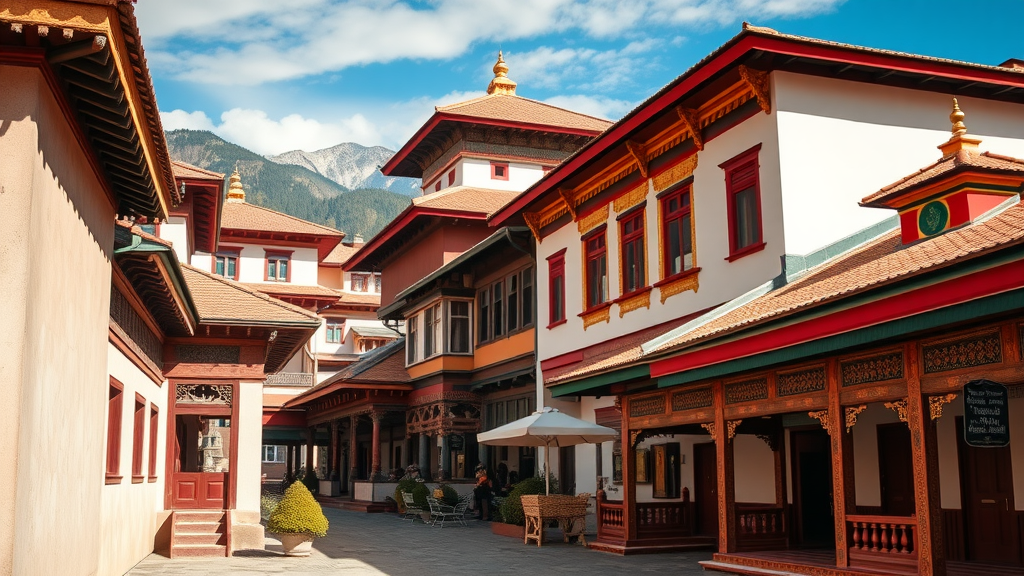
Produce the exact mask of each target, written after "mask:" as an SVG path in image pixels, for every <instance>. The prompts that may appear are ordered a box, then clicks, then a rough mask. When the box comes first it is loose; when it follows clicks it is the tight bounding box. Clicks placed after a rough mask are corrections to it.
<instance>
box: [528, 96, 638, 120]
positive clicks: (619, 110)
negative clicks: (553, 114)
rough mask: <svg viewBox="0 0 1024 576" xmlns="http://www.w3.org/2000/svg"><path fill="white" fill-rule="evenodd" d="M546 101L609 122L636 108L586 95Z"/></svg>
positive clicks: (604, 98)
mask: <svg viewBox="0 0 1024 576" xmlns="http://www.w3.org/2000/svg"><path fill="white" fill-rule="evenodd" d="M544 101H545V102H547V103H548V104H551V105H552V106H558V107H560V108H566V109H568V110H572V111H574V112H580V113H581V114H588V115H590V116H597V117H598V118H605V119H607V120H618V119H619V118H621V117H622V116H624V115H625V114H626V112H629V111H630V110H632V109H633V107H634V106H636V103H635V102H628V101H626V100H616V99H614V98H606V97H604V96H587V95H584V94H577V95H572V96H554V97H551V98H548V99H546V100H544Z"/></svg>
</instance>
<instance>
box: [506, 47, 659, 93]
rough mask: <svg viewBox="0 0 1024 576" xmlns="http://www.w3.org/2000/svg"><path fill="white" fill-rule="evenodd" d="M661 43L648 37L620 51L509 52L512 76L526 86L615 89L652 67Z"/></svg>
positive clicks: (541, 49)
mask: <svg viewBox="0 0 1024 576" xmlns="http://www.w3.org/2000/svg"><path fill="white" fill-rule="evenodd" d="M660 46H661V42H660V41H658V40H656V39H654V38H648V39H645V40H640V41H635V42H630V43H629V44H627V45H626V46H624V47H623V48H622V49H620V50H594V49H592V48H562V49H559V50H556V49H554V48H551V47H549V46H541V47H539V48H536V49H534V50H531V51H529V52H524V53H509V55H508V58H506V61H507V62H508V65H509V76H510V77H511V78H513V79H515V80H516V81H517V82H519V83H520V84H521V85H522V86H523V87H524V88H527V89H529V88H531V87H536V88H547V89H558V88H565V87H571V88H575V89H581V90H595V91H614V90H617V89H619V88H621V87H622V86H623V85H627V84H630V83H631V82H632V81H633V80H632V79H633V78H634V77H635V76H636V71H637V69H638V67H643V66H649V65H650V64H651V62H652V58H653V57H652V55H651V52H652V51H654V50H655V49H657V48H659V47H660Z"/></svg>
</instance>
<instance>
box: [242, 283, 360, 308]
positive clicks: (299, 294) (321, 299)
mask: <svg viewBox="0 0 1024 576" xmlns="http://www.w3.org/2000/svg"><path fill="white" fill-rule="evenodd" d="M242 285H243V286H245V287H246V288H249V289H250V290H255V291H257V292H262V293H264V294H266V295H268V296H273V297H274V298H277V299H278V300H284V301H285V302H288V303H289V304H294V305H296V306H299V307H300V308H314V309H317V308H321V307H323V306H327V305H329V304H333V303H334V302H337V301H338V297H339V296H341V293H339V292H338V291H337V290H334V289H332V288H328V287H326V286H320V285H319V284H292V283H290V282H245V283H242Z"/></svg>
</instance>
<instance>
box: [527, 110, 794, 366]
mask: <svg viewBox="0 0 1024 576" xmlns="http://www.w3.org/2000/svg"><path fill="white" fill-rule="evenodd" d="M775 119H776V117H775V116H774V115H766V114H761V113H759V114H757V115H755V116H753V117H752V118H750V119H748V120H747V121H745V122H744V123H743V124H741V125H740V126H737V127H735V128H733V129H732V130H729V131H727V132H725V133H724V134H722V135H720V136H718V137H717V138H715V139H713V140H711V141H710V142H708V143H707V145H706V146H705V148H704V150H703V151H701V152H699V153H698V161H697V168H696V170H694V174H693V192H692V197H691V198H692V200H691V202H692V214H693V222H694V226H695V230H696V246H695V252H696V258H695V260H696V264H695V266H699V267H700V268H701V271H700V273H699V283H700V286H699V288H698V290H697V292H684V293H682V294H677V295H675V296H672V297H671V298H669V299H668V300H666V301H665V303H664V304H662V303H661V294H660V289H657V288H655V289H654V291H653V292H652V293H651V307H650V309H643V308H641V309H640V310H636V311H633V312H630V313H629V314H626V315H625V316H624V317H621V318H620V317H619V308H618V306H612V309H611V321H610V322H608V323H602V324H596V325H594V326H591V327H589V328H587V329H586V330H583V320H582V319H581V318H580V317H579V314H580V312H582V311H583V279H582V274H583V260H582V258H583V256H582V243H581V241H580V233H579V230H578V228H577V226H576V224H575V223H570V224H568V225H566V226H563V227H562V228H560V229H559V230H556V231H555V232H553V233H552V234H551V235H550V236H547V237H545V238H544V241H543V242H542V243H540V244H538V247H537V251H538V258H537V262H538V269H539V270H540V273H539V274H538V275H537V284H538V294H537V308H538V310H537V318H538V319H539V320H538V322H539V323H540V325H541V326H546V325H547V319H548V318H549V309H548V308H549V307H548V302H549V298H548V294H549V291H548V290H549V287H548V272H547V258H548V257H549V256H551V255H552V254H554V253H556V252H558V251H559V250H561V249H562V248H566V253H565V276H566V278H565V284H566V287H565V289H566V295H565V296H566V297H565V300H566V318H567V320H568V322H566V323H565V324H562V325H560V326H557V327H555V328H553V329H550V330H548V329H542V330H540V334H539V349H540V354H539V356H540V359H541V360H544V359H546V358H551V357H554V356H558V355H561V354H564V353H566V352H571V351H573V350H577V349H580V348H585V347H587V346H591V345H594V344H597V343H600V342H604V341H606V340H610V339H612V338H616V337H618V336H622V335H624V334H629V333H631V332H636V331H638V330H642V329H644V328H647V327H650V326H653V325H656V324H660V323H662V322H665V321H667V320H670V319H672V318H678V317H681V316H685V315H687V314H690V313H693V312H696V311H698V310H703V309H705V308H708V307H711V306H714V305H717V304H720V303H722V302H725V301H727V300H730V299H732V298H735V297H737V296H739V295H741V294H743V293H745V292H747V291H748V290H750V289H751V288H754V287H756V286H758V285H760V284H762V283H764V282H766V281H768V280H770V279H771V278H773V277H775V276H777V275H778V274H779V272H780V271H781V265H780V261H779V256H780V255H782V254H784V253H785V252H786V247H785V242H784V234H783V230H782V225H781V222H782V201H781V192H780V183H779V182H780V180H779V165H778V159H777V158H778V149H777V145H776V133H775ZM757 144H761V150H760V153H759V156H758V159H759V163H760V186H761V214H762V226H763V229H764V233H763V237H764V241H765V242H766V244H767V245H766V247H765V249H764V250H762V251H760V252H757V253H754V254H750V255H748V256H745V257H743V258H740V259H738V260H736V261H734V262H729V261H727V260H726V257H728V255H729V228H728V216H727V214H728V210H727V204H726V202H727V199H726V193H725V172H724V171H723V170H722V169H721V168H719V167H718V166H719V164H721V163H723V162H725V161H727V160H729V159H731V158H733V157H734V156H736V155H737V154H740V153H741V152H744V151H746V150H747V149H749V148H751V147H752V146H755V145H757ZM645 210H646V215H645V217H646V220H645V224H644V225H645V226H646V228H647V275H648V283H649V284H654V283H655V282H657V281H658V280H660V279H661V276H660V274H661V263H660V260H659V253H658V245H659V243H660V240H659V238H658V226H659V223H658V201H657V199H656V198H655V193H654V189H653V184H650V183H649V189H648V195H647V207H646V209H645ZM608 212H609V216H608V220H607V222H606V224H607V247H608V288H609V299H612V300H614V299H615V298H617V297H618V296H619V295H620V293H619V268H620V262H619V227H618V222H616V220H615V217H616V216H617V214H616V213H615V211H614V210H613V209H609V211H608Z"/></svg>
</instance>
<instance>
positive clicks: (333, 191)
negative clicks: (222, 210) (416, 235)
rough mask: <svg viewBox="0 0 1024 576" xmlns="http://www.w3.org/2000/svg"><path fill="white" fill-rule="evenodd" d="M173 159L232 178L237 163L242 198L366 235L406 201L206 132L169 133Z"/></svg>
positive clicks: (386, 220)
mask: <svg viewBox="0 0 1024 576" xmlns="http://www.w3.org/2000/svg"><path fill="white" fill-rule="evenodd" d="M166 136H167V145H168V149H169V151H170V154H171V158H173V159H175V160H180V161H182V162H187V163H188V164H192V165H195V166H199V167H200V168H205V169H207V170H213V171H216V172H223V173H224V174H225V175H228V176H230V174H231V172H232V171H233V170H234V169H235V167H236V166H237V167H238V172H239V174H241V176H242V185H243V186H244V187H245V194H246V201H247V202H250V203H252V204H255V205H257V206H263V207H265V208H270V209H272V210H277V211H279V212H284V213H285V214H290V215H292V216H295V217H296V218H302V219H303V220H309V221H310V222H316V223H318V224H323V225H325V226H330V227H332V228H336V229H338V230H341V231H342V232H345V233H346V234H347V235H348V236H349V238H351V237H352V236H353V235H355V234H362V235H363V236H364V237H365V238H366V239H369V238H370V237H371V236H373V235H374V234H376V233H377V232H379V231H380V230H381V229H382V228H384V225H385V224H387V223H388V222H390V221H391V220H393V219H394V218H395V216H397V215H398V214H399V213H400V212H401V211H402V210H404V209H405V207H406V206H408V205H409V202H410V199H409V197H407V196H403V195H401V194H396V193H394V192H390V191H388V190H379V189H364V190H348V189H347V188H345V187H344V186H341V185H340V184H338V183H336V182H334V181H332V180H329V179H327V178H325V177H323V176H321V175H319V174H317V173H316V172H313V171H311V170H309V169H307V168H303V167H301V166H293V165H290V164H277V163H274V162H271V161H270V160H267V159H266V158H264V157H263V156H260V155H259V154H256V153H255V152H252V151H250V150H246V149H245V148H242V147H241V146H238V145H235V144H232V143H230V142H227V141H226V140H223V139H222V138H219V137H218V136H216V135H215V134H213V133H212V132H207V131H205V130H174V131H172V132H168V133H167V135H166Z"/></svg>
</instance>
